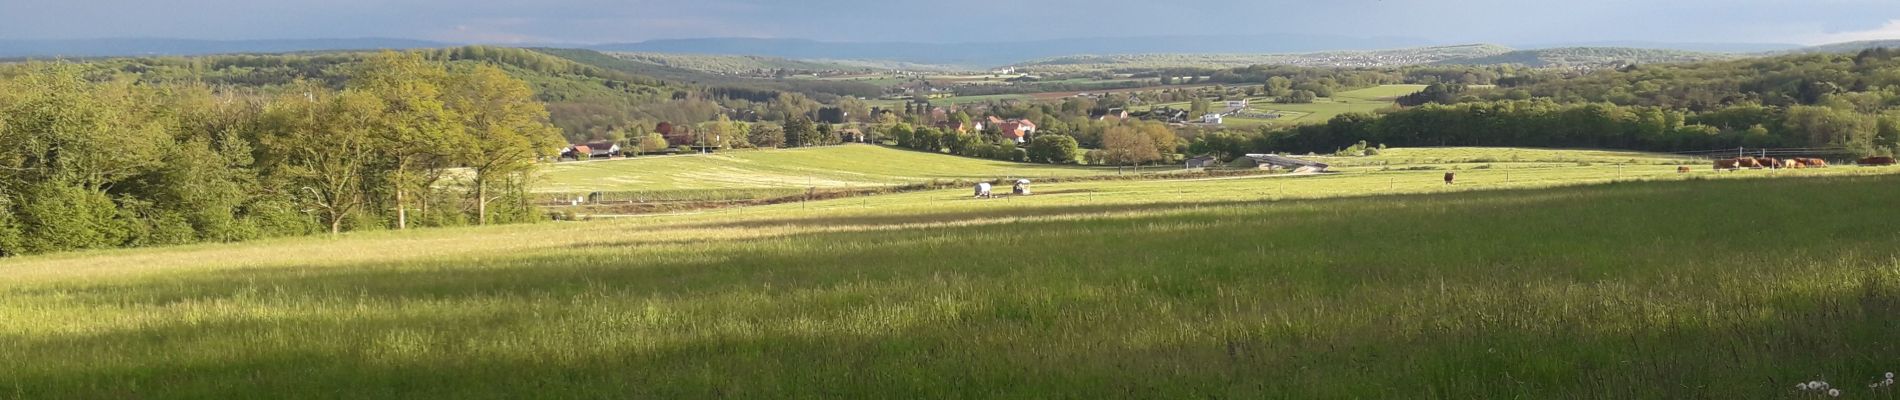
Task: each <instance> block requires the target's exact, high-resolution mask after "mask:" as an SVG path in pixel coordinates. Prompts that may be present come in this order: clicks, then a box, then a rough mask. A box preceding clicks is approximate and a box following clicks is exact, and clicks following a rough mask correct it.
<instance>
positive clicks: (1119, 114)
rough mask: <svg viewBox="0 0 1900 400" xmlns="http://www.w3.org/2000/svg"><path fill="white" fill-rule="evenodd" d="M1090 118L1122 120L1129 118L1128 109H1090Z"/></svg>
mask: <svg viewBox="0 0 1900 400" xmlns="http://www.w3.org/2000/svg"><path fill="white" fill-rule="evenodd" d="M1089 119H1092V120H1096V121H1120V120H1124V119H1128V110H1125V109H1120V108H1110V109H1104V110H1089Z"/></svg>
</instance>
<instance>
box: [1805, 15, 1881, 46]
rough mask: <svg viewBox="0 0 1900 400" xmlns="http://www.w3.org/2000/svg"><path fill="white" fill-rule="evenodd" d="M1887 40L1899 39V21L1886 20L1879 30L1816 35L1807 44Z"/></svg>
mask: <svg viewBox="0 0 1900 400" xmlns="http://www.w3.org/2000/svg"><path fill="white" fill-rule="evenodd" d="M1888 39H1900V19H1895V20H1888V21H1887V24H1886V25H1881V26H1880V27H1879V28H1874V29H1869V30H1864V31H1851V32H1837V33H1828V34H1822V35H1816V36H1814V37H1813V38H1812V39H1809V40H1808V42H1809V43H1811V44H1829V43H1841V42H1858V41H1863V40H1888Z"/></svg>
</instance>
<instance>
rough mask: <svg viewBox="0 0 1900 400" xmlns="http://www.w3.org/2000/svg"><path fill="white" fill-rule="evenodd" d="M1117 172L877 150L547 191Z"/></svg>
mask: <svg viewBox="0 0 1900 400" xmlns="http://www.w3.org/2000/svg"><path fill="white" fill-rule="evenodd" d="M1103 173H1114V169H1112V168H1106V169H1105V168H1088V167H1074V166H1056V165H1043V164H1025V163H1015V162H1008V161H996V160H985V159H978V158H969V157H957V156H950V155H943V154H930V153H926V152H921V151H910V150H901V149H895V148H887V147H881V146H871V145H844V146H828V147H813V148H803V149H784V150H763V151H739V152H730V153H714V154H704V155H701V154H692V155H677V156H650V157H636V158H630V159H618V160H602V161H586V162H566V163H557V164H554V165H553V166H551V167H549V168H548V169H547V170H546V171H545V172H544V173H543V174H542V176H541V182H542V183H541V184H540V185H538V186H537V188H536V191H539V192H563V193H582V192H592V191H677V190H706V189H770V188H776V189H788V188H808V187H820V188H848V187H867V186H889V185H900V184H907V183H920V182H928V181H931V180H956V179H978V178H985V179H997V178H1005V177H1038V178H1048V177H1071V176H1086V175H1096V174H1103Z"/></svg>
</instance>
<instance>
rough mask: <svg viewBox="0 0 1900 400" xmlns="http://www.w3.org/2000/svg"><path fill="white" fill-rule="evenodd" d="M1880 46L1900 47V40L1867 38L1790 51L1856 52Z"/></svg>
mask: <svg viewBox="0 0 1900 400" xmlns="http://www.w3.org/2000/svg"><path fill="white" fill-rule="evenodd" d="M1878 47H1886V48H1894V49H1900V40H1866V41H1859V42H1846V43H1834V44H1824V45H1820V46H1810V47H1803V48H1800V49H1795V50H1792V51H1789V52H1790V53H1855V52H1859V51H1861V50H1867V49H1872V48H1878Z"/></svg>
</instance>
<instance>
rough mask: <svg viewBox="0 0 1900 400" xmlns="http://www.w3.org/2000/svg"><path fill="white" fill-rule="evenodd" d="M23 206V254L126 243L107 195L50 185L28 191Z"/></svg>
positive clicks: (113, 207) (51, 182) (55, 184)
mask: <svg viewBox="0 0 1900 400" xmlns="http://www.w3.org/2000/svg"><path fill="white" fill-rule="evenodd" d="M27 191H28V193H27V196H26V201H25V202H24V204H22V205H21V206H20V213H19V215H18V218H19V219H20V222H21V232H22V233H23V235H22V236H23V240H21V243H20V248H21V249H22V250H23V253H46V252H55V251H65V250H83V249H101V248H108V247H114V246H118V245H121V244H124V243H125V235H126V233H127V231H128V229H127V227H126V226H124V224H123V223H121V222H120V221H119V220H118V210H117V206H116V205H114V204H113V203H112V199H111V198H109V197H106V194H105V193H100V192H95V191H91V190H86V189H85V188H81V187H78V186H72V185H66V184H62V183H59V182H53V181H47V182H41V183H39V184H36V185H33V186H31V187H30V188H28V189H27Z"/></svg>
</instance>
